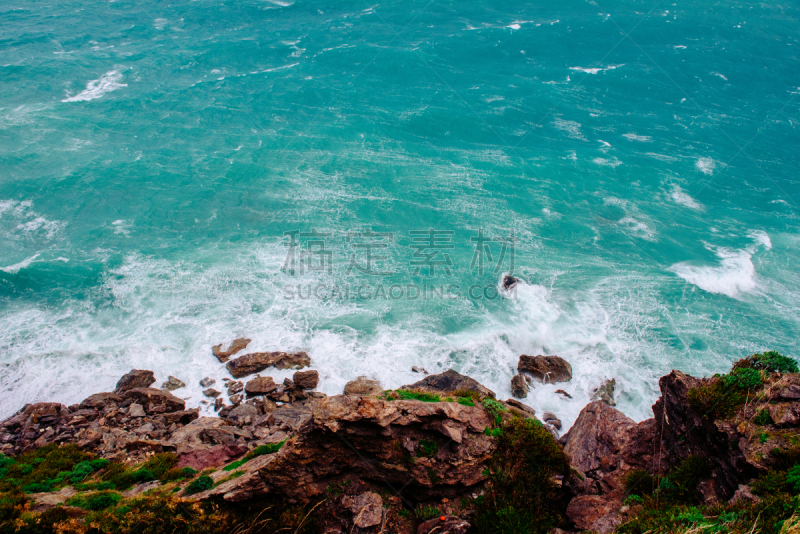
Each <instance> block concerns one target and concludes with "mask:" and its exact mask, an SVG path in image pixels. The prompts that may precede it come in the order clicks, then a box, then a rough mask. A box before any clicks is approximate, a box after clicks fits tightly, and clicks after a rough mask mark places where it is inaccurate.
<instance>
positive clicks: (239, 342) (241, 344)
mask: <svg viewBox="0 0 800 534" xmlns="http://www.w3.org/2000/svg"><path fill="white" fill-rule="evenodd" d="M250 341H251V340H250V339H247V338H243V337H240V338H238V339H234V340H233V343H231V346H230V347H228V350H222V343H220V344H219V345H214V346H213V347H211V353H212V354H213V355H214V356H216V357H217V359H218V360H219V361H220V362H222V363H225V362H227V361H228V360H229V359H230V357H231V356H233V355H234V354H236V353H237V352H239V351H240V350H243V349H245V348H247V345H249V344H250Z"/></svg>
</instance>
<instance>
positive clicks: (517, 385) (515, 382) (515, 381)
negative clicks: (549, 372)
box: [511, 375, 528, 399]
mask: <svg viewBox="0 0 800 534" xmlns="http://www.w3.org/2000/svg"><path fill="white" fill-rule="evenodd" d="M511 394H512V395H514V396H515V397H517V398H519V399H524V398H525V397H527V396H528V382H527V381H526V380H525V377H524V376H522V375H514V376H513V377H511Z"/></svg>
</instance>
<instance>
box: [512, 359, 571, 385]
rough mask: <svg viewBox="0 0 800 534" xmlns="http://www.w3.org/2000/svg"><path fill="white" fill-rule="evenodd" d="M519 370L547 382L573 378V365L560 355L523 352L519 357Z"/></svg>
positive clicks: (566, 380) (567, 380)
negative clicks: (537, 354)
mask: <svg viewBox="0 0 800 534" xmlns="http://www.w3.org/2000/svg"><path fill="white" fill-rule="evenodd" d="M517 370H518V371H519V372H520V373H529V374H531V375H532V376H533V377H534V378H538V379H539V380H541V381H542V382H544V383H545V384H554V383H556V382H569V381H570V380H572V366H571V365H570V364H569V362H567V361H566V360H565V359H564V358H561V357H560V356H541V355H540V356H528V355H527V354H523V355H522V356H520V357H519V363H517Z"/></svg>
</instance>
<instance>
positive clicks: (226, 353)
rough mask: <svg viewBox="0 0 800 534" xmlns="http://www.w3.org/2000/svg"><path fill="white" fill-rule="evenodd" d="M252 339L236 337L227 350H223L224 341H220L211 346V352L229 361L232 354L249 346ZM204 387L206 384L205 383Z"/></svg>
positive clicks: (221, 360) (223, 361)
mask: <svg viewBox="0 0 800 534" xmlns="http://www.w3.org/2000/svg"><path fill="white" fill-rule="evenodd" d="M250 341H251V340H250V339H247V338H243V337H240V338H238V339H234V340H233V343H231V346H230V347H228V349H227V350H222V343H220V344H219V345H214V346H213V347H211V353H212V354H213V355H214V356H216V357H217V359H218V360H219V361H220V362H222V363H225V362H227V361H228V359H230V357H231V356H233V355H234V354H236V353H237V352H239V351H240V350H243V349H245V348H247V345H249V344H250ZM203 387H206V386H205V385H204V386H203Z"/></svg>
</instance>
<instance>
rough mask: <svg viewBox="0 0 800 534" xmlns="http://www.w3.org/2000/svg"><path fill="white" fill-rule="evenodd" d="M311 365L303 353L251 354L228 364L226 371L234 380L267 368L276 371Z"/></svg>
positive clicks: (306, 355) (309, 359)
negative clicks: (272, 368)
mask: <svg viewBox="0 0 800 534" xmlns="http://www.w3.org/2000/svg"><path fill="white" fill-rule="evenodd" d="M309 365H311V358H309V357H308V354H306V353H305V352H294V353H287V352H253V353H251V354H245V355H244V356H240V357H239V358H236V359H235V360H231V361H229V362H228V365H227V367H228V371H229V372H230V373H231V375H233V377H234V378H242V377H243V376H247V375H252V374H255V373H259V372H261V371H263V370H264V369H266V368H268V367H275V368H276V369H302V368H303V367H308V366H309Z"/></svg>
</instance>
